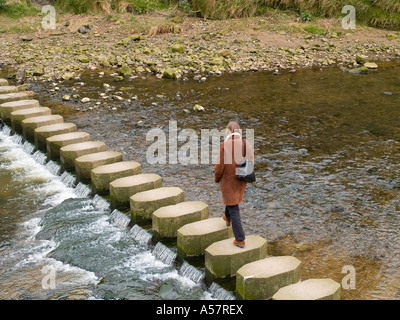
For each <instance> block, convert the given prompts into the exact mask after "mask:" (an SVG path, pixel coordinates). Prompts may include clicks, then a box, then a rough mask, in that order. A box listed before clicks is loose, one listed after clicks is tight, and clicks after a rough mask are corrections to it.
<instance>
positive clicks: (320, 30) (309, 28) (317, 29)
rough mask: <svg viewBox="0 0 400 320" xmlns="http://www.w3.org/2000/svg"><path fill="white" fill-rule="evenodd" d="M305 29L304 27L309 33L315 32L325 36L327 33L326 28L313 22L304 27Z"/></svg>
mask: <svg viewBox="0 0 400 320" xmlns="http://www.w3.org/2000/svg"><path fill="white" fill-rule="evenodd" d="M303 29H304V31H307V32H308V33H311V34H315V35H322V36H323V35H325V34H326V29H325V28H321V27H318V26H316V25H313V24H309V25H307V26H305V27H303Z"/></svg>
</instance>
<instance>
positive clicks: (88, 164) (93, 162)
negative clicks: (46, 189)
mask: <svg viewBox="0 0 400 320" xmlns="http://www.w3.org/2000/svg"><path fill="white" fill-rule="evenodd" d="M66 148H68V146H67V147H66ZM121 161H122V153H120V152H117V151H105V152H98V153H92V154H87V155H85V156H81V157H79V158H76V159H75V171H76V175H77V177H78V179H79V180H90V178H91V171H92V170H93V169H94V168H97V167H99V166H102V165H105V164H110V163H115V162H121Z"/></svg>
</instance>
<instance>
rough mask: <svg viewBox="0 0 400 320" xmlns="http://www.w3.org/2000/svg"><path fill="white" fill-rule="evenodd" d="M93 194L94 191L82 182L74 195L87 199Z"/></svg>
mask: <svg viewBox="0 0 400 320" xmlns="http://www.w3.org/2000/svg"><path fill="white" fill-rule="evenodd" d="M91 192H92V191H91V190H90V188H89V187H88V186H86V185H84V184H83V183H82V182H79V183H78V185H77V186H76V187H75V189H74V194H75V195H76V196H77V197H78V198H87V197H89V195H90V193H91Z"/></svg>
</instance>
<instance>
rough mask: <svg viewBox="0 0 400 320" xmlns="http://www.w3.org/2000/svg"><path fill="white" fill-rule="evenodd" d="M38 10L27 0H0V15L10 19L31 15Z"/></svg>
mask: <svg viewBox="0 0 400 320" xmlns="http://www.w3.org/2000/svg"><path fill="white" fill-rule="evenodd" d="M38 12H39V11H38V10H37V9H36V8H35V7H34V6H33V5H32V3H31V2H30V1H29V0H8V1H7V0H0V15H5V16H7V17H9V18H11V19H19V18H21V17H25V16H33V15H36V14H37V13H38Z"/></svg>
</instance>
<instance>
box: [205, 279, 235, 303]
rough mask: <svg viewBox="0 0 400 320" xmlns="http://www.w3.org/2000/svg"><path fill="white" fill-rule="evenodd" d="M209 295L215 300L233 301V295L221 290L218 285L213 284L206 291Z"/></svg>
mask: <svg viewBox="0 0 400 320" xmlns="http://www.w3.org/2000/svg"><path fill="white" fill-rule="evenodd" d="M208 290H209V291H210V293H211V296H212V297H213V298H214V299H216V300H235V297H234V295H233V294H232V293H231V292H229V291H227V290H225V289H224V288H222V287H221V286H220V285H219V284H217V283H215V282H213V283H212V284H211V286H210V288H209V289H208Z"/></svg>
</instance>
